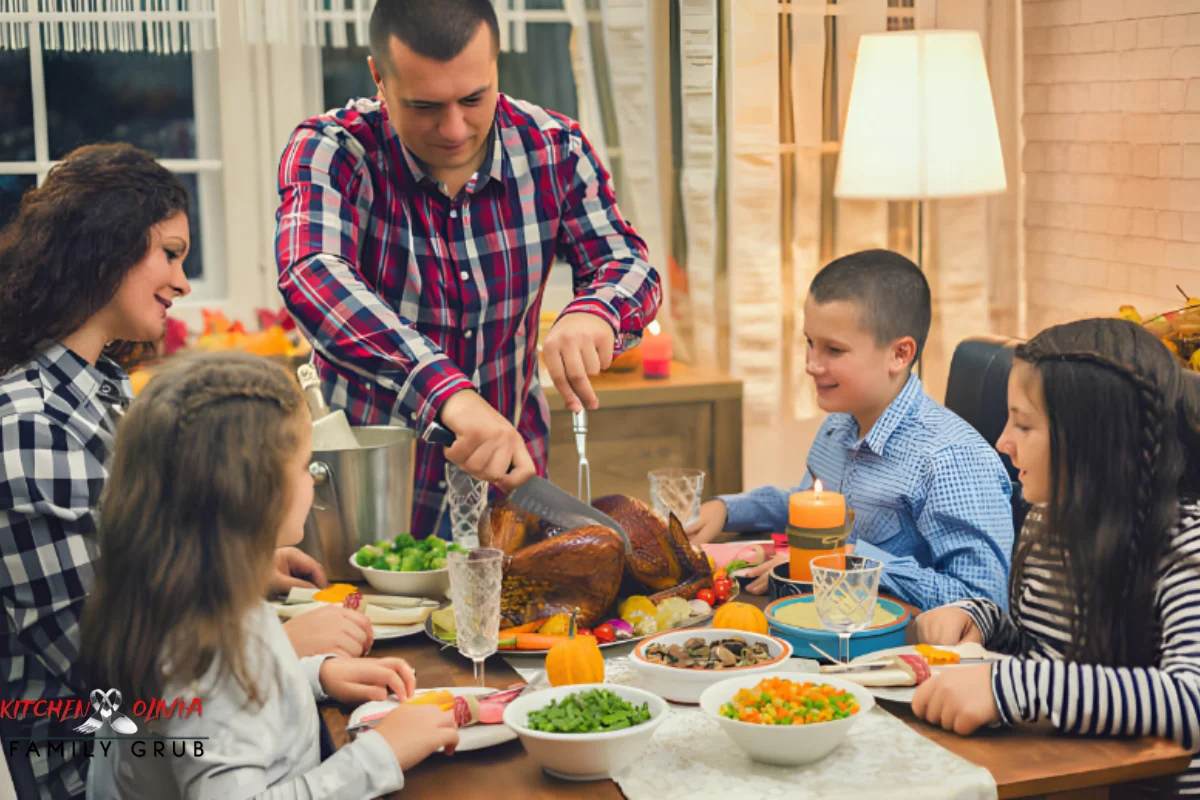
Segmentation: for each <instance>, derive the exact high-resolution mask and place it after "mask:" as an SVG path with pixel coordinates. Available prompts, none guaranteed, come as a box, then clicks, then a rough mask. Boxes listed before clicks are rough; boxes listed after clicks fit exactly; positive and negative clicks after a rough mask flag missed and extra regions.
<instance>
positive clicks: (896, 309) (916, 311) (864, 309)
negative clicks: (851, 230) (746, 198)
mask: <svg viewBox="0 0 1200 800" xmlns="http://www.w3.org/2000/svg"><path fill="white" fill-rule="evenodd" d="M808 293H809V294H810V295H811V296H812V299H813V300H814V301H816V302H817V303H828V302H831V301H833V300H848V301H850V302H853V303H856V304H857V305H858V307H859V309H861V314H862V320H861V325H862V327H863V329H864V330H866V331H868V332H869V333H871V334H872V335H873V336H874V337H875V343H876V344H878V345H880V346H882V345H886V344H888V343H889V342H894V341H895V340H897V339H899V338H901V337H903V336H911V337H912V338H913V339H914V340H915V341H916V343H917V353H916V356H915V357H914V358H913V360H914V361H915V360H916V359H917V358H920V356H921V352H922V351H923V350H924V349H925V339H926V338H928V336H929V319H930V316H931V313H932V312H931V309H930V305H931V302H930V298H929V281H927V280H925V275H924V274H923V273H922V272H921V270H920V269H919V268H918V267H917V265H916V264H914V263H913V262H912V261H910V260H908V259H907V258H905V257H904V256H902V255H900V254H899V253H893V252H892V251H891V250H863V251H862V252H859V253H851V254H850V255H848V256H842V257H841V258H839V259H835V260H834V261H831V262H829V263H828V264H827V265H826V266H825V268H824V269H822V270H821V271H820V272H818V273H817V276H816V277H815V278H813V281H812V284H810V285H809V287H808Z"/></svg>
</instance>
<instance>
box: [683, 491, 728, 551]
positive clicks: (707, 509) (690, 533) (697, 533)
mask: <svg viewBox="0 0 1200 800" xmlns="http://www.w3.org/2000/svg"><path fill="white" fill-rule="evenodd" d="M728 518H729V509H728V508H726V507H725V503H724V502H723V501H721V500H709V501H708V502H707V503H705V504H704V505H702V506H700V515H699V516H698V517H697V518H696V521H695V522H693V523H692V524H691V525H688V526H687V527H686V528H684V529H683V530H684V533H686V534H687V537H688V539H690V540H691V542H692V544H694V545H701V544H709V543H710V542H712V541H714V540H715V539H716V538H717V537H718V536H720V535H721V532H722V531H724V530H725V521H726V520H727V519H728Z"/></svg>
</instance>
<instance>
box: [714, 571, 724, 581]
mask: <svg viewBox="0 0 1200 800" xmlns="http://www.w3.org/2000/svg"><path fill="white" fill-rule="evenodd" d="M713 580H714V581H723V580H725V570H723V569H719V570H717V571H716V572H714V573H713Z"/></svg>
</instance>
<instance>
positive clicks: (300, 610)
mask: <svg viewBox="0 0 1200 800" xmlns="http://www.w3.org/2000/svg"><path fill="white" fill-rule="evenodd" d="M283 605H284V604H283V603H271V607H272V608H274V609H275V610H276V613H278V611H279V609H280V608H281V607H282V606H283ZM323 605H331V604H330V603H320V602H313V603H303V604H301V605H299V606H297V605H296V604H292V605H291V606H289V608H296V609H297V611H296V612H295V613H297V614H305V613H308V612H309V611H315V610H316V609H318V608H320V607H321V606H323ZM279 618H280V619H282V620H286V619H288V618H287V617H285V616H284V615H282V614H280V615H279ZM371 628H372V629H373V630H374V631H375V641H377V642H383V641H387V640H388V639H400V638H403V637H405V636H412V635H413V634H415V633H421V632H422V631H424V630H425V624H424V623H423V622H418V623H417V624H415V625H372V626H371Z"/></svg>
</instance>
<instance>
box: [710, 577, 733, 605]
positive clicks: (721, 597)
mask: <svg viewBox="0 0 1200 800" xmlns="http://www.w3.org/2000/svg"><path fill="white" fill-rule="evenodd" d="M732 588H733V584H731V583H730V582H729V581H728V580H720V581H713V594H714V595H715V596H716V598H717V602H718V603H724V602H725V601H726V600H728V599H729V592H730V590H731V589H732Z"/></svg>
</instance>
